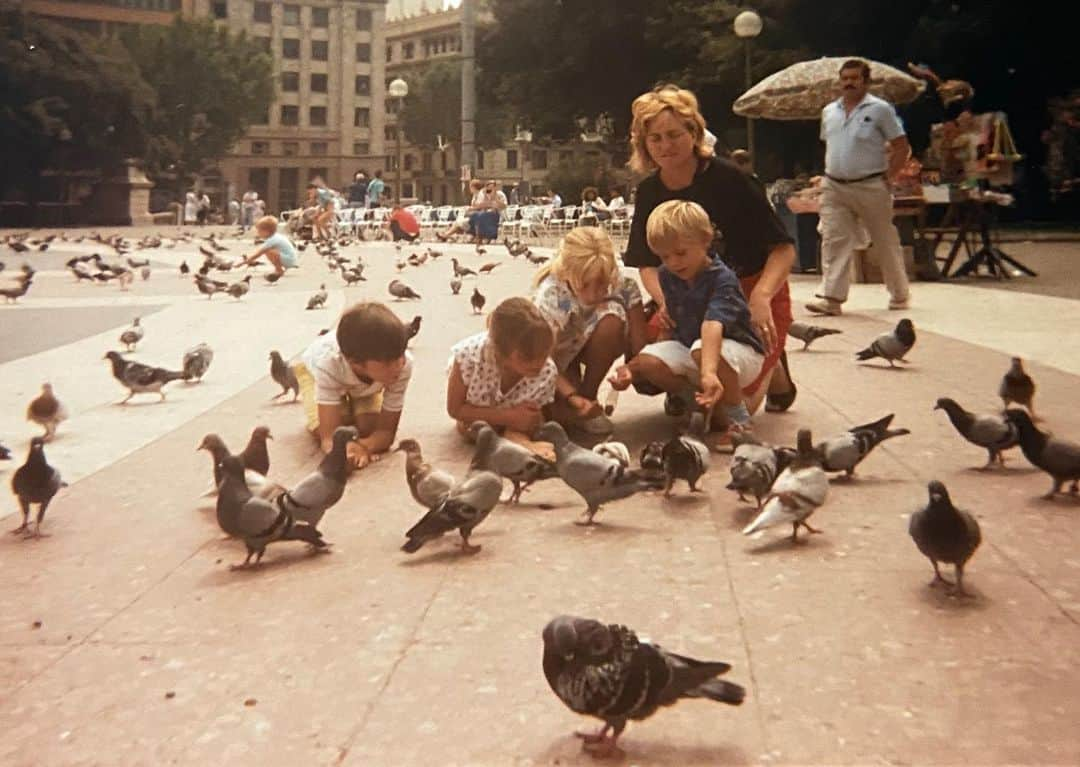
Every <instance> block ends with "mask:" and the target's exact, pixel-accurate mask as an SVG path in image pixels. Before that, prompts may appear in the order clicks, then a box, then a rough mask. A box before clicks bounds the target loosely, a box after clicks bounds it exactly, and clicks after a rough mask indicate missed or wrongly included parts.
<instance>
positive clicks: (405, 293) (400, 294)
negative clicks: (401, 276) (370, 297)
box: [387, 280, 420, 300]
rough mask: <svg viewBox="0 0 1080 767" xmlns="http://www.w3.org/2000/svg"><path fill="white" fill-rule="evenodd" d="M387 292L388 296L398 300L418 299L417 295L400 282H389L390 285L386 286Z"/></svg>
mask: <svg viewBox="0 0 1080 767" xmlns="http://www.w3.org/2000/svg"><path fill="white" fill-rule="evenodd" d="M387 290H389V291H390V295H392V296H393V297H394V298H396V299H398V300H401V299H402V298H420V294H419V293H417V292H416V291H415V290H413V289H412V288H410V287H409V286H408V285H406V284H405V283H404V282H402V281H401V280H391V282H390V284H389V285H388V286H387Z"/></svg>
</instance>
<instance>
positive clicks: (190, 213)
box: [184, 192, 199, 224]
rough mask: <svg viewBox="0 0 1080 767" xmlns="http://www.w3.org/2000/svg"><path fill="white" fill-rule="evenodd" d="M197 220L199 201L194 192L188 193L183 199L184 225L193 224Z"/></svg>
mask: <svg viewBox="0 0 1080 767" xmlns="http://www.w3.org/2000/svg"><path fill="white" fill-rule="evenodd" d="M198 220H199V200H198V199H197V198H196V197H195V193H194V192H188V193H187V195H186V196H185V198H184V223H185V224H194V223H197V222H198Z"/></svg>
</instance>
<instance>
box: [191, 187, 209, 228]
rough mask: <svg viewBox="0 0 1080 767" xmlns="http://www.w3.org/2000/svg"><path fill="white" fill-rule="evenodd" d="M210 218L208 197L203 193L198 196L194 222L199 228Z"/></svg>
mask: <svg viewBox="0 0 1080 767" xmlns="http://www.w3.org/2000/svg"><path fill="white" fill-rule="evenodd" d="M209 216H210V197H209V196H207V194H206V192H203V193H202V194H201V195H200V196H199V206H198V209H197V211H196V213H195V220H196V222H197V223H198V224H199V226H203V225H204V224H205V223H206V219H207V218H208V217H209Z"/></svg>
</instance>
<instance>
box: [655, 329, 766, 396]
mask: <svg viewBox="0 0 1080 767" xmlns="http://www.w3.org/2000/svg"><path fill="white" fill-rule="evenodd" d="M700 348H701V339H698V340H697V341H695V342H694V345H693V346H692V347H691V348H689V349H688V348H686V346H684V345H683V343H682V342H681V341H657V342H656V343H654V344H649V345H648V346H646V347H645V348H644V349H642V350H641V352H640V353H641V354H648V355H651V356H653V357H656V358H657V359H659V360H660V361H661V362H663V363H664V364H665V365H667V366H668V368H670V369H671V372H672V373H674V374H675V375H679V376H684V377H686V378H687V379H688V380H689V381H690V383H692V384H694V385H695V386H696V385H697V384H698V383H699V382H700V378H701V371H699V370H698V366H697V363H696V362H694V358H693V357H692V356H691V354H692V353H693V352H694V351H696V350H698V349H700ZM720 356H721V357H723V358H724V361H725V362H727V364H729V365H730V366H731V368H732V370H734V371H735V372H736V373H738V374H739V386H741V387H743V388H746V387H747V386H749V385H750V384H752V383H753V382H754V381H756V380H757V377H758V376H759V375H761V366H762V365H763V364H765V357H764V356H763V355H762V354H760V353H759V352H758V351H757V350H755V349H754V348H753V347H752V346H747V345H746V344H741V343H739V342H738V341H732V340H731V339H730V338H725V339H724V343H723V345H722V346H721V347H720Z"/></svg>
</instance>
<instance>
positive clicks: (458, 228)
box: [435, 178, 484, 242]
mask: <svg viewBox="0 0 1080 767" xmlns="http://www.w3.org/2000/svg"><path fill="white" fill-rule="evenodd" d="M469 192H470V193H471V194H472V198H471V202H470V204H469V209H468V210H467V211H466V213H465V215H463V216H461V217H460V218H459V219H458V220H457V221H455V222H454V223H452V224H450V226H449V228H447V229H446V230H445V231H443V232H435V236H436V237H437V238H438V239H439V241H440V242H446V241H447V240H449V239H450V238H451V237H453V236H454V235H455V234H464V233H465V232H466V231H467V230H468V231H471V224H472V221H471V220H470V215H471V214H472V213H473V212H475V211H478V210H480V209H481V208H480V205H481V204H482V203H483V201H484V182H483V181H481V180H480V179H478V178H474V179H473V180H472V181H470V182H469Z"/></svg>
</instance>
